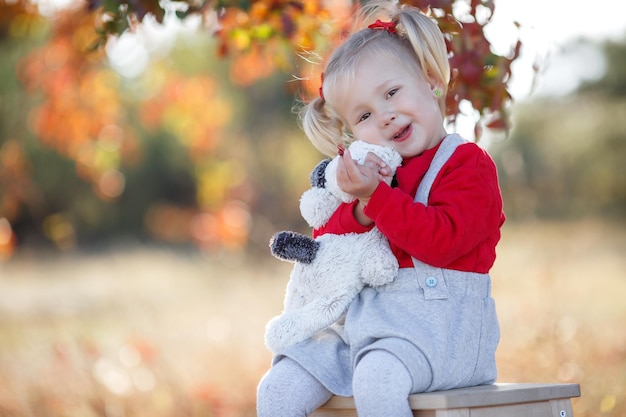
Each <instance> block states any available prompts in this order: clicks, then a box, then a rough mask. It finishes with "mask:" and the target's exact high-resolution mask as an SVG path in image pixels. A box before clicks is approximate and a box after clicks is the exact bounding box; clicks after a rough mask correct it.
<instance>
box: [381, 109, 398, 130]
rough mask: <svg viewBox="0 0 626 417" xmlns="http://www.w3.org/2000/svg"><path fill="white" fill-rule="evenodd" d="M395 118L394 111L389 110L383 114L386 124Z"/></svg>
mask: <svg viewBox="0 0 626 417" xmlns="http://www.w3.org/2000/svg"><path fill="white" fill-rule="evenodd" d="M394 120H396V113H394V112H393V111H388V112H387V113H385V115H384V116H383V122H384V124H385V126H389V125H390V124H391V123H392V122H393V121H394Z"/></svg>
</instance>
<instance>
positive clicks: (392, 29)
mask: <svg viewBox="0 0 626 417" xmlns="http://www.w3.org/2000/svg"><path fill="white" fill-rule="evenodd" d="M368 28H369V29H382V30H386V31H387V32H389V33H396V22H381V21H380V19H376V21H375V22H374V23H372V24H371V25H369V26H368Z"/></svg>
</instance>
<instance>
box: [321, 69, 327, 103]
mask: <svg viewBox="0 0 626 417" xmlns="http://www.w3.org/2000/svg"><path fill="white" fill-rule="evenodd" d="M320 79H321V82H320V98H321V99H322V101H324V102H325V101H326V99H325V98H324V90H323V88H324V73H323V72H322V73H321V74H320Z"/></svg>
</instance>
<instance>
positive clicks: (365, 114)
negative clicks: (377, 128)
mask: <svg viewBox="0 0 626 417" xmlns="http://www.w3.org/2000/svg"><path fill="white" fill-rule="evenodd" d="M369 117H370V113H364V114H363V115H362V116H361V118H360V119H359V122H362V121H363V120H367V119H368V118H369Z"/></svg>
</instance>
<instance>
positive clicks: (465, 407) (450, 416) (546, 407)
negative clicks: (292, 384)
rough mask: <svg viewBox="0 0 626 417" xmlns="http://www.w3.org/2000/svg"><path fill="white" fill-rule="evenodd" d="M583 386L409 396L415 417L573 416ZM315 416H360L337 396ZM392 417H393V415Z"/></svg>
mask: <svg viewBox="0 0 626 417" xmlns="http://www.w3.org/2000/svg"><path fill="white" fill-rule="evenodd" d="M573 397H580V385H579V384H530V383H524V384H502V383H500V384H494V385H481V386H478V387H470V388H460V389H453V390H449V391H437V392H427V393H423V394H414V395H411V396H410V397H409V403H410V405H411V409H412V410H413V416H415V417H572V416H573V415H574V414H573V412H572V405H571V401H570V399H571V398H573ZM311 416H312V417H357V414H356V410H355V408H354V400H353V398H352V397H337V396H334V397H332V398H331V399H330V400H328V402H327V403H326V404H324V405H323V406H322V407H320V408H319V409H317V410H316V411H315V412H314V413H313V414H311ZM390 417H391V416H390Z"/></svg>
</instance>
